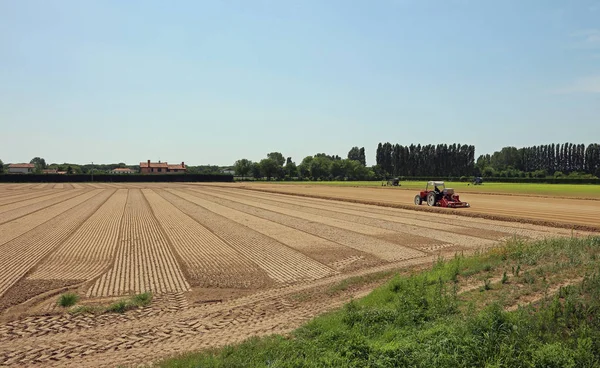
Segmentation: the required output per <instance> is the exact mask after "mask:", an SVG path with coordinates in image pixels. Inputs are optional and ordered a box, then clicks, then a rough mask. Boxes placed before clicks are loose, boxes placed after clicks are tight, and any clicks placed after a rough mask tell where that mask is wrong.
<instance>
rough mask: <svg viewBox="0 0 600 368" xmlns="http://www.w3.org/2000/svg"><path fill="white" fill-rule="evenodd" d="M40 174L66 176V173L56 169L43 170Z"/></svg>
mask: <svg viewBox="0 0 600 368" xmlns="http://www.w3.org/2000/svg"><path fill="white" fill-rule="evenodd" d="M42 174H55V175H56V174H58V175H66V174H67V172H66V171H58V169H44V170H42Z"/></svg>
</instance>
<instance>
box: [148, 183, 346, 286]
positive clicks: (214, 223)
mask: <svg viewBox="0 0 600 368" xmlns="http://www.w3.org/2000/svg"><path fill="white" fill-rule="evenodd" d="M157 193H159V194H160V195H161V196H162V197H163V198H165V199H166V200H167V201H169V202H171V203H172V204H174V205H175V206H176V207H178V208H179V209H181V210H182V211H183V212H184V213H186V214H187V215H188V216H190V217H191V218H193V219H195V220H196V221H198V222H199V223H200V224H201V225H202V226H204V227H206V228H207V229H209V230H210V231H212V232H213V233H214V234H215V235H217V236H218V237H220V238H221V239H223V240H225V241H226V242H227V243H228V244H229V245H231V246H232V247H233V248H234V249H236V250H237V251H238V252H239V253H240V254H242V255H243V256H244V257H246V258H248V259H249V260H251V261H252V262H254V263H255V264H257V265H258V266H259V267H261V268H262V269H263V270H264V271H265V272H266V273H267V274H268V275H269V277H270V278H272V279H273V280H275V281H278V282H281V283H295V282H300V281H305V280H315V279H319V278H322V277H326V276H329V275H332V274H335V273H337V271H335V270H333V269H331V268H329V267H327V266H325V265H323V264H321V263H319V262H317V261H315V260H314V259H312V258H309V257H307V256H305V255H304V254H302V253H300V252H297V251H295V250H293V249H291V248H288V247H287V246H285V245H283V244H281V243H279V242H277V241H276V240H274V239H272V238H269V237H267V236H265V235H263V234H261V233H259V232H256V231H254V230H251V229H249V228H247V227H245V226H243V225H240V224H238V223H236V222H234V221H231V220H229V219H227V218H226V217H224V216H222V215H219V214H216V213H214V212H212V211H210V210H208V209H206V208H204V207H202V206H201V205H200V204H199V203H197V202H200V200H199V199H198V198H197V197H194V196H192V195H190V194H187V193H185V192H182V191H177V192H176V193H177V195H175V194H173V193H171V192H167V191H164V190H160V191H157Z"/></svg>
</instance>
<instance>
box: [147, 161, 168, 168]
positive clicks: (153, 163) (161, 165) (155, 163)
mask: <svg viewBox="0 0 600 368" xmlns="http://www.w3.org/2000/svg"><path fill="white" fill-rule="evenodd" d="M140 167H148V162H140ZM149 167H151V168H152V167H164V168H167V167H169V165H168V164H167V163H166V162H151V163H150V166H149Z"/></svg>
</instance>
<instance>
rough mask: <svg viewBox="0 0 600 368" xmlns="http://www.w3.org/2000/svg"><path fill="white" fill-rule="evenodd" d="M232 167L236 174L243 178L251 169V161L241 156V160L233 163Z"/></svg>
mask: <svg viewBox="0 0 600 368" xmlns="http://www.w3.org/2000/svg"><path fill="white" fill-rule="evenodd" d="M233 169H234V170H235V174H236V175H239V176H241V177H242V178H244V177H245V176H247V175H248V174H249V173H250V171H251V170H252V161H250V160H248V159H245V158H243V159H241V160H237V161H236V162H235V163H234V164H233Z"/></svg>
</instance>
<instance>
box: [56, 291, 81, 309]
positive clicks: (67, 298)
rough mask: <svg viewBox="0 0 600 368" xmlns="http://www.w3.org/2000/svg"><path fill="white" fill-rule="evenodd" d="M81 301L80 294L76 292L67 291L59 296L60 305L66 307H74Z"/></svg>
mask: <svg viewBox="0 0 600 368" xmlns="http://www.w3.org/2000/svg"><path fill="white" fill-rule="evenodd" d="M78 301H79V295H77V294H75V293H65V294H62V295H61V296H60V298H58V305H60V306H61V307H64V308H68V307H72V306H74V305H75V304H77V302H78Z"/></svg>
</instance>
